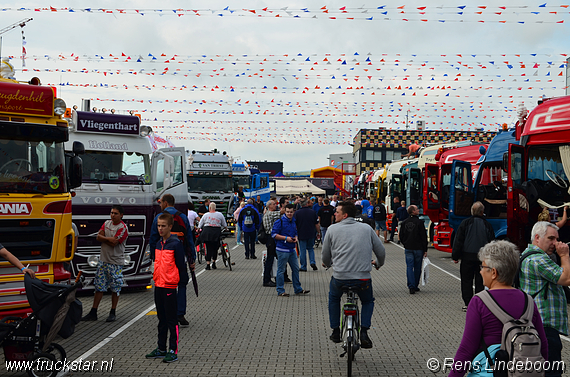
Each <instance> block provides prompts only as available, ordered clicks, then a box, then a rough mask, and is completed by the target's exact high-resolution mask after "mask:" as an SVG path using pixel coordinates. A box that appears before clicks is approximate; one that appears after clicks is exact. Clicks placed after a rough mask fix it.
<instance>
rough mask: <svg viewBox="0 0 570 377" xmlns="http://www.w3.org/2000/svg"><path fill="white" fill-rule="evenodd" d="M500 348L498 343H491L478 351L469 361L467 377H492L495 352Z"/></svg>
mask: <svg viewBox="0 0 570 377" xmlns="http://www.w3.org/2000/svg"><path fill="white" fill-rule="evenodd" d="M500 349H501V345H500V344H493V345H491V346H489V347H487V348H485V349H484V350H483V351H481V352H479V353H478V354H477V356H475V357H474V358H473V361H472V362H471V368H470V369H469V374H467V377H493V376H494V374H493V365H494V363H495V354H496V353H497V351H499V350H500Z"/></svg>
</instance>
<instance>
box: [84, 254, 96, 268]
mask: <svg viewBox="0 0 570 377" xmlns="http://www.w3.org/2000/svg"><path fill="white" fill-rule="evenodd" d="M87 264H88V265H89V267H97V265H98V264H99V256H98V255H91V256H90V257H89V258H87Z"/></svg>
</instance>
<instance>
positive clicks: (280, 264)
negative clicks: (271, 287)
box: [275, 250, 303, 295]
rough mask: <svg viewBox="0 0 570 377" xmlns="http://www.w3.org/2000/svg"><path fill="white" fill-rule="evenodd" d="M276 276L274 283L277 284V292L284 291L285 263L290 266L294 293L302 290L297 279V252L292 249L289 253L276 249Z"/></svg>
mask: <svg viewBox="0 0 570 377" xmlns="http://www.w3.org/2000/svg"><path fill="white" fill-rule="evenodd" d="M276 253H277V277H276V278H275V283H276V284H277V294H278V295H280V294H282V293H285V268H287V263H289V266H290V267H291V278H292V280H293V288H294V289H295V293H301V292H303V288H302V287H301V282H300V281H299V262H298V260H297V253H295V250H293V251H292V252H290V253H284V252H282V251H279V250H277V251H276Z"/></svg>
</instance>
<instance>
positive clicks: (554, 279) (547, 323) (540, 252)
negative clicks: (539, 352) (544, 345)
mask: <svg viewBox="0 0 570 377" xmlns="http://www.w3.org/2000/svg"><path fill="white" fill-rule="evenodd" d="M531 237H532V244H530V245H528V247H527V248H526V250H525V251H524V252H523V254H522V255H521V270H520V277H519V281H520V286H521V289H522V290H523V291H525V292H526V293H528V294H529V295H531V296H532V297H533V298H534V302H535V303H536V306H537V307H538V311H539V312H540V316H541V317H542V323H543V325H544V332H545V333H546V339H547V340H548V361H549V362H550V363H551V365H554V366H555V368H553V369H554V370H552V369H551V370H548V371H546V376H561V375H562V370H563V368H561V367H562V365H561V364H560V363H556V362H560V361H561V360H562V342H561V340H560V334H563V335H568V311H567V307H566V295H565V294H564V289H563V288H562V286H568V285H570V256H569V249H568V245H567V244H565V243H564V242H560V241H558V227H557V226H556V225H554V224H551V223H549V222H547V221H539V222H537V223H536V224H534V226H533V227H532V231H531ZM555 252H556V253H557V254H558V256H559V257H560V264H561V265H560V266H559V265H557V264H556V263H555V262H554V261H553V260H552V259H551V258H550V256H551V255H552V254H554V253H555ZM553 363H555V364H553ZM556 367H559V368H556Z"/></svg>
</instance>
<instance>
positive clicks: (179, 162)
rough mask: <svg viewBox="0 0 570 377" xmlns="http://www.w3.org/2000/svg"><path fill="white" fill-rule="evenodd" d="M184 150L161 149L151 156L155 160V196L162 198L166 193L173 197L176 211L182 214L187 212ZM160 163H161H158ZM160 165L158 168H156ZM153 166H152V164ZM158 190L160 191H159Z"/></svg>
mask: <svg viewBox="0 0 570 377" xmlns="http://www.w3.org/2000/svg"><path fill="white" fill-rule="evenodd" d="M185 157H186V155H185V151H184V148H180V147H178V148H162V149H159V150H157V151H156V152H155V153H154V154H153V160H154V159H155V158H156V161H157V165H156V169H157V170H156V176H157V178H163V179H162V185H161V182H160V180H158V179H157V181H156V183H157V186H156V188H157V190H156V191H155V192H156V193H157V195H159V196H162V195H164V194H166V193H168V194H172V195H173V196H174V201H175V203H176V209H178V210H179V211H181V212H182V213H186V212H187V211H188V185H187V183H186V182H187V181H186V164H185V163H184V160H185ZM160 161H162V162H160ZM158 165H160V167H158ZM153 166H154V164H153ZM159 189H160V191H159Z"/></svg>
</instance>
